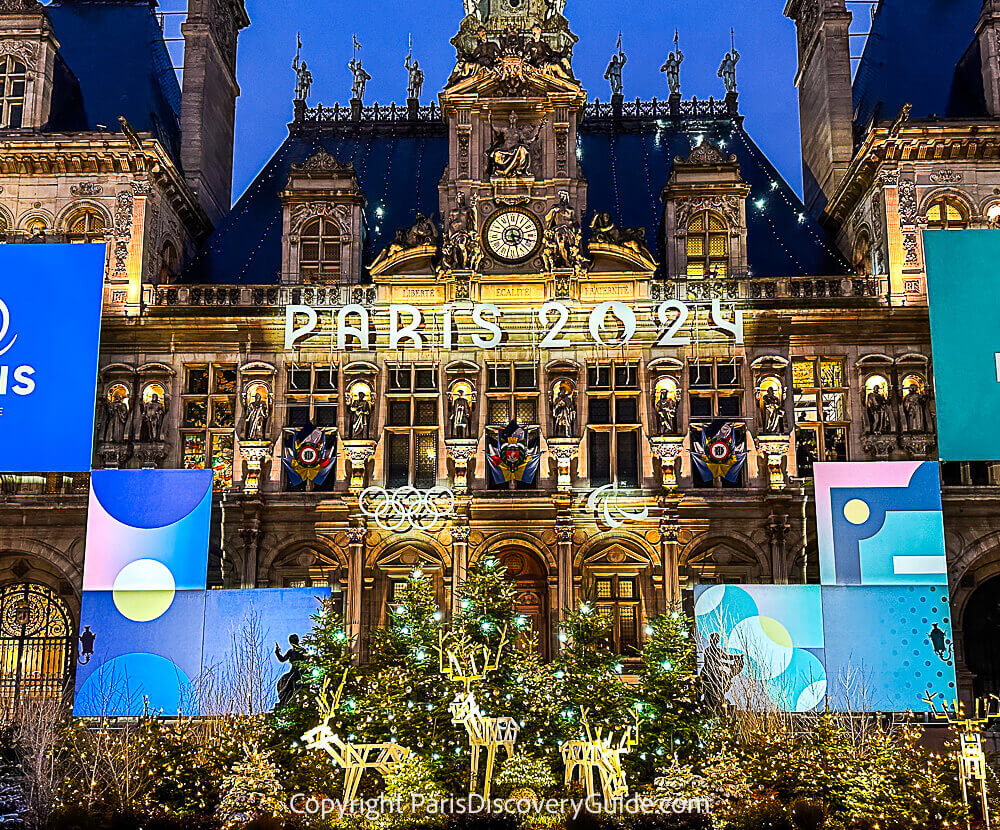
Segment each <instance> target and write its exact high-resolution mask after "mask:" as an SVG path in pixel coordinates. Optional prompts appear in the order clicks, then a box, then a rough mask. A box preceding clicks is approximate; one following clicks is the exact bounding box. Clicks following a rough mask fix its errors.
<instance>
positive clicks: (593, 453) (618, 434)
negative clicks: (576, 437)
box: [587, 361, 642, 487]
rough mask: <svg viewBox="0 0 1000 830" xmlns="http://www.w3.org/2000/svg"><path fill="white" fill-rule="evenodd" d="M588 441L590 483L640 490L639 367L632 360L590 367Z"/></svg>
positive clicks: (588, 377)
mask: <svg viewBox="0 0 1000 830" xmlns="http://www.w3.org/2000/svg"><path fill="white" fill-rule="evenodd" d="M587 381H588V384H587V427H588V429H587V441H588V445H589V449H588V453H589V455H588V458H589V460H590V468H589V469H590V484H591V486H592V487H603V486H604V485H606V484H610V483H611V482H612V481H615V480H617V481H618V482H619V483H621V484H622V485H623V486H625V487H638V486H639V484H640V479H641V478H642V467H641V463H640V460H639V443H638V437H639V433H638V431H637V430H636V427H637V426H639V423H640V414H639V364H638V363H634V362H631V361H627V362H626V361H623V362H617V361H616V362H613V363H591V364H589V365H588V366H587Z"/></svg>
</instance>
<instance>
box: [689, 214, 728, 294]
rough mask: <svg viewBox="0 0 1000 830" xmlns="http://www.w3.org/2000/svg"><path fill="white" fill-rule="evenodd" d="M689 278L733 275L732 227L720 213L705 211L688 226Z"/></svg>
mask: <svg viewBox="0 0 1000 830" xmlns="http://www.w3.org/2000/svg"><path fill="white" fill-rule="evenodd" d="M687 263H688V264H687V275H688V277H690V278H694V279H699V278H702V277H719V278H725V277H727V276H728V275H729V228H728V227H727V226H726V223H725V222H724V221H723V220H722V219H721V218H720V217H719V216H718V215H716V214H714V213H710V212H708V211H703V212H702V213H699V214H697V215H696V216H695V217H694V218H693V219H692V220H691V223H690V224H689V225H688V237H687Z"/></svg>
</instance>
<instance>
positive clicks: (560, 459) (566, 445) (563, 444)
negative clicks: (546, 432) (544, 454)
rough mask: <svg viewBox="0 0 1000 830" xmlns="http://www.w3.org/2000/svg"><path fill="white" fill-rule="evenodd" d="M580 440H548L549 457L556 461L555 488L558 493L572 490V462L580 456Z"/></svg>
mask: <svg viewBox="0 0 1000 830" xmlns="http://www.w3.org/2000/svg"><path fill="white" fill-rule="evenodd" d="M581 441H582V439H580V438H549V439H548V441H547V442H546V443H547V444H548V448H549V455H551V456H552V457H553V458H554V459H555V460H556V470H557V472H558V481H557V484H556V486H557V488H558V490H559V492H560V493H568V492H569V491H570V490H572V489H573V469H572V465H573V461H574V460H575V459H576V458H577V457H578V456H579V455H580V443H581Z"/></svg>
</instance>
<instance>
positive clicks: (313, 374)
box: [282, 363, 340, 492]
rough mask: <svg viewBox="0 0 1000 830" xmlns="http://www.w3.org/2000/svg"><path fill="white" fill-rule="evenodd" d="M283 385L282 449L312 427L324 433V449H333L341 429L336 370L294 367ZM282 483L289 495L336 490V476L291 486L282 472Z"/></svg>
mask: <svg viewBox="0 0 1000 830" xmlns="http://www.w3.org/2000/svg"><path fill="white" fill-rule="evenodd" d="M285 381H286V385H287V388H286V390H285V417H284V425H285V430H284V433H283V440H284V447H286V448H287V447H291V446H293V442H294V441H295V434H296V433H297V432H298V431H299V430H301V429H302V428H303V427H305V426H306V424H312V425H313V426H314V427H319V428H320V429H322V430H323V432H325V433H326V436H327V439H326V440H327V445H328V447H330V448H331V449H332V448H333V447H334V445H335V443H336V441H337V430H338V428H339V426H340V424H339V414H340V396H339V395H338V390H339V388H340V379H339V368H338V367H337V366H331V365H330V364H319V365H315V366H313V365H310V364H302V363H293V364H291V365H290V366H288V367H287V368H286V369H285ZM282 481H283V487H284V489H285V490H288V491H292V490H294V491H302V490H317V491H320V492H331V491H333V490H334V488H335V486H336V483H337V476H336V475H335V473H334V472H331V473H330V474H329V475H328V476H327V477H326V478H325V479H324V481H323V483H322V484H319V485H317V484H314V483H313V484H310V483H308V482H303V483H302V484H298V485H292V483H291V482H290V481H289V480H288V477H287V476H286V475H284V471H282Z"/></svg>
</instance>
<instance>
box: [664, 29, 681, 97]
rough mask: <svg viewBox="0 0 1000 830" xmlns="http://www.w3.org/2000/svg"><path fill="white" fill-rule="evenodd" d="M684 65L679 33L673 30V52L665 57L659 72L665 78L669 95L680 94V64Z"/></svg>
mask: <svg viewBox="0 0 1000 830" xmlns="http://www.w3.org/2000/svg"><path fill="white" fill-rule="evenodd" d="M682 63H684V53H683V52H682V51H681V47H680V32H678V31H676V30H674V51H673V52H671V53H670V54H669V55H667V61H666V63H664V64H663V66H661V67H660V71H661V72H663V73H664V74H666V76H667V85H668V86H669V87H670V94H671V95H680V94H681V64H682Z"/></svg>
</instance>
